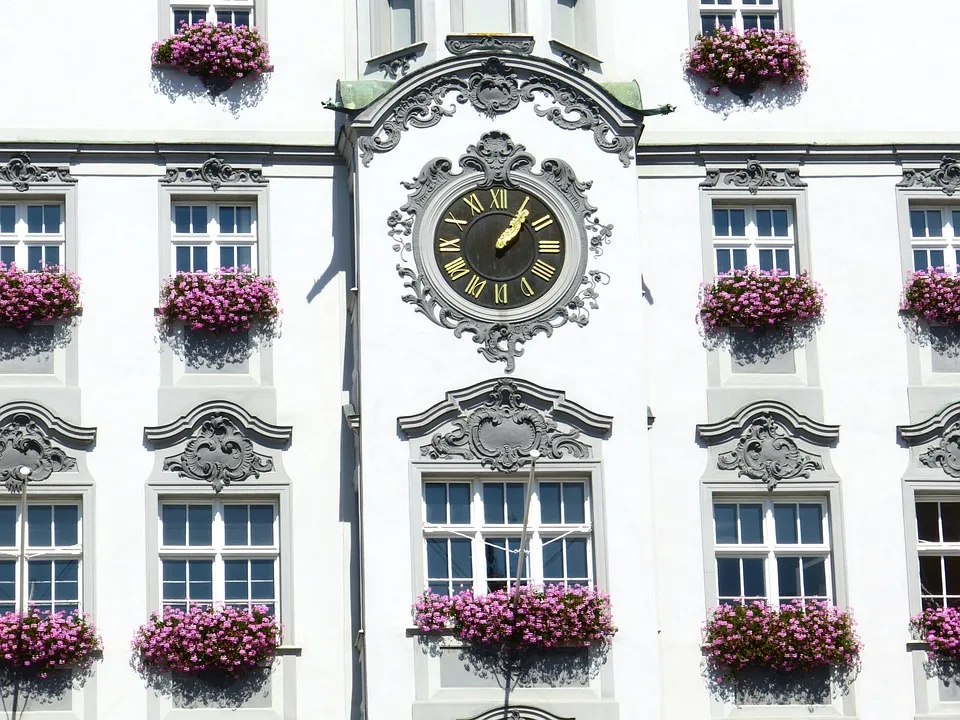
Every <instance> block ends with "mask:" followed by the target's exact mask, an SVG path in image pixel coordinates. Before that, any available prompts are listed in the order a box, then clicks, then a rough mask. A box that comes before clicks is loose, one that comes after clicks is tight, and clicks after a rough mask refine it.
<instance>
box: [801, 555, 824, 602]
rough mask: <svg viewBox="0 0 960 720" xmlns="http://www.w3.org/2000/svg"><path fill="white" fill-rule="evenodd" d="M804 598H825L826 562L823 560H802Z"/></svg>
mask: <svg viewBox="0 0 960 720" xmlns="http://www.w3.org/2000/svg"><path fill="white" fill-rule="evenodd" d="M803 595H804V597H826V596H827V561H826V559H825V558H822V557H821V558H803Z"/></svg>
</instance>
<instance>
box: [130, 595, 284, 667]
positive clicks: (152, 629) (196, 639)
mask: <svg viewBox="0 0 960 720" xmlns="http://www.w3.org/2000/svg"><path fill="white" fill-rule="evenodd" d="M280 636H281V628H280V624H279V623H278V622H277V619H276V618H275V617H274V616H273V615H272V614H271V613H270V612H269V611H268V609H267V608H266V607H265V606H263V605H255V606H254V607H253V609H252V610H246V609H237V608H233V607H230V606H229V605H228V606H226V607H223V608H211V607H200V608H191V609H190V610H186V611H184V610H178V609H175V608H166V609H165V610H164V611H163V612H162V613H156V612H155V613H153V614H152V615H151V616H150V620H149V621H147V622H146V623H145V624H143V625H141V626H140V629H139V630H138V631H137V634H136V636H135V637H134V639H133V651H134V653H135V654H136V655H137V658H138V668H139V669H140V670H141V671H147V670H153V671H160V672H170V673H173V674H177V675H196V674H203V673H208V672H212V673H217V674H222V675H224V676H227V677H239V676H240V675H242V674H244V673H246V672H248V671H250V670H252V669H254V668H258V667H262V666H263V665H264V664H265V663H269V662H270V661H272V660H273V658H274V657H276V655H277V647H278V646H279V645H280Z"/></svg>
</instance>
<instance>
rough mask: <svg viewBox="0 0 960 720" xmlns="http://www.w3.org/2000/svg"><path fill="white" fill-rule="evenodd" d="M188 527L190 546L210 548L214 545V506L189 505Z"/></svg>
mask: <svg viewBox="0 0 960 720" xmlns="http://www.w3.org/2000/svg"><path fill="white" fill-rule="evenodd" d="M187 527H188V529H189V541H188V544H189V545H196V546H200V547H209V546H210V545H213V506H212V505H188V506H187Z"/></svg>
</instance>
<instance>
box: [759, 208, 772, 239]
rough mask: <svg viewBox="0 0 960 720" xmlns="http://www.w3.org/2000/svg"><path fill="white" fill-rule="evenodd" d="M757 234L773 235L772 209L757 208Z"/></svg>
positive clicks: (763, 235) (762, 235)
mask: <svg viewBox="0 0 960 720" xmlns="http://www.w3.org/2000/svg"><path fill="white" fill-rule="evenodd" d="M757 234H758V235H759V236H760V237H770V236H771V235H773V218H772V216H771V211H770V210H757Z"/></svg>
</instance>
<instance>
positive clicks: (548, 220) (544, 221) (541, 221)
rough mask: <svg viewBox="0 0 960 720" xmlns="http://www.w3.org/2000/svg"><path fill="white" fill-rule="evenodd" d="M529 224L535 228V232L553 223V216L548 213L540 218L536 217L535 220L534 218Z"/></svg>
mask: <svg viewBox="0 0 960 720" xmlns="http://www.w3.org/2000/svg"><path fill="white" fill-rule="evenodd" d="M531 225H533V229H534V230H536V231H537V232H540V231H541V230H543V229H544V228H545V227H547V226H549V225H553V218H552V217H550V216H549V215H544V216H543V217H542V218H537V219H536V220H534V221H533V222H532V223H531Z"/></svg>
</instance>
